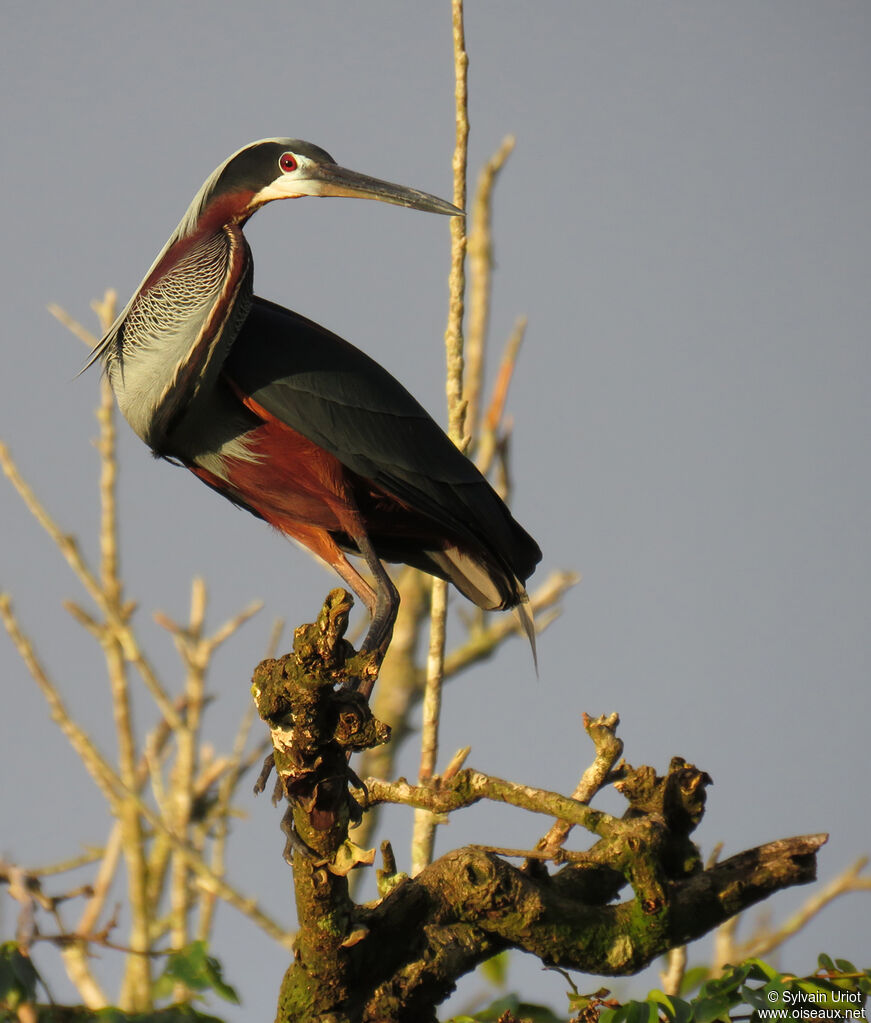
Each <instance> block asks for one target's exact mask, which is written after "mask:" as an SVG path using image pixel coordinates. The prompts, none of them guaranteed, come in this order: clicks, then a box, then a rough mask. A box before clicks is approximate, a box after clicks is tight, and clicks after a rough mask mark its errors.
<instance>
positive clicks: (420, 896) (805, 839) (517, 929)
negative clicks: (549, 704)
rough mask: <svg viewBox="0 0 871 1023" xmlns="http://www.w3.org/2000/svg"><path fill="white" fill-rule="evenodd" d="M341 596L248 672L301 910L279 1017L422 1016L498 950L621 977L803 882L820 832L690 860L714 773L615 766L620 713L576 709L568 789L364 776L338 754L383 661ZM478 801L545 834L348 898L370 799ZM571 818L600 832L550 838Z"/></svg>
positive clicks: (365, 734)
mask: <svg viewBox="0 0 871 1023" xmlns="http://www.w3.org/2000/svg"><path fill="white" fill-rule="evenodd" d="M350 607H351V599H350V597H349V596H348V594H347V593H346V592H345V591H344V590H334V591H333V592H332V593H331V594H330V595H329V597H328V598H327V601H326V602H325V604H324V607H323V609H322V611H321V614H320V615H319V617H318V621H317V622H316V623H314V624H313V625H309V626H302V627H301V628H299V629H297V632H296V636H295V642H294V650H293V652H292V653H291V654H288V655H287V656H285V657H283V658H281V659H279V660H270V661H265V662H263V663H262V664H261V665H259V666H258V668H257V670H256V672H255V675H254V686H253V690H254V695H255V699H256V701H257V705H258V708H259V710H260V713H261V716H262V717H263V718H264V720H265V721H266V722H267V724H268V725H269V727H270V729H271V731H272V737H273V742H274V747H275V752H274V755H273V757H272V758H271V762H270V763H268V764H267V766H266V769H265V771H264V775H262V776H261V783H260V785H261V787H262V784H263V782H265V775H266V773H268V770H269V768H270V767H272V766H274V768H275V770H276V773H277V776H278V778H277V786H276V795H277V796H278V797H284V798H285V799H286V800H287V802H288V804H289V805H288V810H287V813H286V815H285V819H284V822H283V828H284V830H285V832H286V834H287V836H288V841H287V845H286V848H285V857H286V859H287V860H288V861H289V862H292V865H293V880H294V891H295V898H296V905H297V911H298V916H299V933H298V937H297V941H296V947H295V954H294V960H293V962H292V963H291V965H290V966H289V968H288V970H287V973H286V974H285V977H284V981H283V984H282V988H281V993H280V998H279V1004H278V1011H277V1015H276V1021H277V1023H285V1021H286V1023H290V1021H293V1023H392V1021H396V1023H406V1021H408V1023H410V1021H415V1023H426V1021H434V1020H435V1019H436V1015H435V1013H436V1007H437V1005H438V1004H439V1003H440V1002H441V1001H442V1000H443V999H444V998H445V997H446V996H447V995H448V994H450V992H451V991H452V990H453V988H454V985H455V984H456V981H457V979H458V978H459V977H461V976H462V975H463V974H465V973H467V972H469V971H470V970H472V969H474V968H475V967H476V966H477V965H478V964H479V963H481V962H483V961H484V960H485V959H487V958H489V957H490V956H492V955H494V954H495V953H496V952H499V951H501V950H502V949H506V948H516V949H520V950H522V951H525V952H529V953H531V954H533V955H536V956H538V957H539V958H540V959H541V960H542V962H543V963H546V964H553V965H557V966H560V967H563V968H566V969H574V970H581V971H583V972H585V973H590V974H595V975H604V976H618V975H625V974H631V973H635V972H637V971H638V970H640V969H642V968H643V967H644V966H647V965H648V964H649V963H650V962H652V961H653V960H654V959H655V958H657V957H658V956H661V955H663V954H664V953H665V952H666V951H668V950H669V949H670V948H672V947H674V946H676V945H680V944H683V943H685V942H687V941H691V940H693V939H695V938H698V937H701V936H702V935H703V934H705V933H707V932H708V931H710V930H711V929H713V928H714V927H716V926H718V925H719V924H721V923H723V921H725V920H727V919H729V918H730V917H732V916H734V915H735V914H736V913H739V912H741V911H742V910H744V909H746V908H747V907H748V906H751V905H753V904H754V903H756V902H759V901H760V900H761V899H764V898H767V897H768V896H769V895H771V894H773V893H774V892H776V891H779V890H780V889H782V888H787V887H790V886H792V885H796V884H806V883H808V882H810V881H813V880H814V879H815V877H816V852H817V850H818V849H819V847H820V846H821V845H822V843H823V842H825V840H826V836H825V835H809V836H802V837H798V838H789V839H782V840H780V841H776V842H771V843H768V844H767V845H763V846H759V847H758V848H756V849H752V850H749V851H747V852H743V853H740V854H738V855H737V856H733V857H731V858H730V859H728V860H725V861H723V862H722V863H718V864H716V865H715V866H713V867H711V868H709V869H707V870H704V869H703V868H702V863H701V859H700V856H699V852H698V849H697V848H696V846H695V845H694V844H693V842H692V840H691V837H690V836H691V833H692V831H693V830H694V829H695V827H696V826H697V825H698V823H699V821H700V820H701V818H702V815H703V813H704V805H705V796H706V789H707V786H708V785H709V784H710V782H711V779H710V778H709V777H708V775H707V774H706V773H705V772H704V771H702V770H700V769H699V768H697V767H695V766H694V765H692V764H688V763H686V762H685V761H684V760H682V759H681V758H680V757H675V758H674V759H673V760H672V762H671V764H670V765H669V768H668V770H667V772H666V773H665V774H664V775H662V776H660V775H657V773H656V772H655V771H654V770H653V768H650V767H640V768H638V769H634V768H632V767H630V766H629V765H628V764H626V763H625V762H623V761H621V762H620V764H619V765H618V764H617V763H616V761H617V758H618V757H619V756H620V752H621V750H622V744H621V743H620V741H619V739H617V738H616V727H617V724H618V719H617V716H616V715H612V716H611V717H610V718H599V719H596V720H592V719H589V718H586V717H585V719H584V724H585V728H586V730H587V733H588V735H589V736H590V738H591V740H592V741H593V743H594V744H595V746H596V759H595V761H594V763H593V765H592V766H591V768H590V769H589V770H588V771H587V772H585V775H584V777H583V779H582V780H581V784H580V785H579V787H578V789H576V796H578V797H579V798H573V797H569V796H563V795H561V794H559V793H554V792H545V791H542V790H539V789H534V788H530V787H528V786H523V785H519V784H517V783H514V782H509V781H504V780H503V779H499V778H492V777H490V776H488V775H484V774H481V773H480V772H477V771H474V770H471V769H463V770H459V771H457V772H456V773H455V774H453V775H451V776H450V777H442V778H434V779H433V781H432V783H431V784H428V785H426V786H413V785H409V784H408V783H407V782H405V781H404V779H400V780H399V781H397V782H385V781H382V780H377V779H367V781H366V783H365V784H364V783H363V782H361V781H360V780H359V779H358V778H357V777H356V775H355V774H354V773H353V771H352V770H351V768H350V767H349V764H348V760H349V757H350V754H351V753H353V752H356V751H359V750H363V749H369V748H372V747H375V746H377V745H379V744H382V743H384V742H386V741H387V740H388V738H389V729H388V728H387V727H386V726H384V725H382V724H381V723H380V722H378V721H377V720H376V719H375V718H374V717H373V715H372V713H371V711H370V709H369V706H368V703H367V701H366V700H365V699H364V698H363V696H362V695H361V693H360V690H361V688H362V689H363V690H364V691H365V690H366V689H367V688H368V687H367V686H366V684H365V683H367V682H371V680H372V679H373V678H374V677H375V676H376V675H377V672H378V668H379V663H378V660H377V655H366V656H364V655H359V654H356V653H355V651H354V650H353V649H352V648H351V646H350V645H349V644H348V643H347V642H346V641H345V639H344V632H345V628H346V626H347V620H348V612H349V610H350ZM604 784H614V785H615V786H616V787H617V788H618V789H619V790H620V791H621V792H622V794H623V795H624V796H625V798H626V799H627V802H628V807H627V810H626V812H625V813H624V815H623V816H622V817H621V818H617V817H613V816H611V815H609V814H606V813H603V812H601V811H597V810H593V809H591V808H590V807H589V806H588V805H587V804H588V802H589V800H590V799H591V798H592V797H593V795H595V792H596V791H597V790H598V789H599V788H600V787H602V785H604ZM480 799H493V800H498V801H502V802H508V803H511V804H513V805H516V806H518V807H521V808H523V809H525V810H527V811H531V812H534V813H540V814H543V815H545V816H546V817H547V818H548V821H547V823H546V828H549V830H547V834H546V835H545V836H544V837H543V838H542V840H541V842H539V844H538V846H537V848H536V849H535V850H531V851H529V853H528V855H527V856H526V858H525V860H524V861H522V862H521V864H520V865H519V866H515V865H513V864H512V863H510V862H508V858H506V856H507V855H511V856H516V855H518V851H516V850H494V849H490V848H486V847H483V846H469V847H466V848H462V849H456V850H454V851H453V852H450V853H447V854H446V855H444V856H442V857H441V858H440V859H438V860H437V861H436V862H434V863H433V864H432V865H431V866H429V867H427V868H426V869H425V870H423V871H422V872H421V873H420V874H418V875H417V876H416V877H414V878H409V877H405V876H403V875H400V874H397V873H396V872H395V867H393V866H392V856H390V855H387V856H385V862H386V865H387V867H388V869H386V870H383V871H379V872H378V873H379V889H380V891H381V892H382V898H381V899H380V900H379V901H378V902H377V903H375V904H368V905H358V904H356V903H355V902H354V901H353V900H352V899H351V897H350V894H349V889H348V877H347V875H348V873H349V871H350V870H351V869H353V868H354V867H357V866H361V865H365V864H369V863H371V862H372V859H373V855H374V854H373V853H372V852H371V851H370V852H367V851H365V850H362V849H359V848H357V847H355V846H354V845H353V843H352V842H351V841H350V840H349V838H348V832H349V828H350V827H351V826H352V825H353V824H354V823H356V822H358V821H359V820H360V818H361V816H362V815H363V814H364V813H365V812H366V811H367V810H368V809H371V808H372V807H374V806H376V805H378V804H379V803H384V802H399V803H404V804H406V805H409V806H414V807H421V808H424V809H429V810H432V811H435V812H448V811H450V810H452V809H456V808H458V807H460V806H468V805H470V804H471V803H474V802H476V801H478V800H480ZM582 800H583V801H582ZM574 826H581V827H583V828H584V829H585V830H586V831H588V832H590V833H591V834H592V835H594V836H595V837H596V841H595V842H594V843H593V844H592V846H591V847H590V848H589V849H586V850H584V851H570V850H566V849H564V847H563V843H564V842H565V840H566V838H567V837H568V835H569V833H570V831H571V829H572V827H574ZM543 830H544V829H543ZM618 900H620V901H618Z"/></svg>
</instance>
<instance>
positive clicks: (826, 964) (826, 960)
mask: <svg viewBox="0 0 871 1023" xmlns="http://www.w3.org/2000/svg"><path fill="white" fill-rule="evenodd" d="M817 964H818V965H819V968H820V969H821V970H826V971H827V972H829V973H834V972H835V964H834V963H833V962H832V960H831V957H830V956H827V955H826V954H825V952H820V954H819V955H818V956H817Z"/></svg>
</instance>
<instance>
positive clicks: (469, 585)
mask: <svg viewBox="0 0 871 1023" xmlns="http://www.w3.org/2000/svg"><path fill="white" fill-rule="evenodd" d="M426 553H427V556H428V558H429V559H430V560H431V561H432V562H433V563H434V564H435V565H436V566H437V567H438V569H439V570H440V572H439V574H441V575H443V577H444V578H445V579H449V580H450V581H451V582H452V583H453V584H454V586H456V587H457V589H458V590H459V591H460V593H462V594H463V596H464V597H467V598H468V599H469V600H471V601H472V603H474V604H477V605H478V607H480V608H483V609H484V610H485V611H505V610H507V609H508V608H513V609H514V611H515V613H516V615H517V620H518V621H519V622H520V626H521V628H522V629H523V632H524V634H525V635H526V638H527V639H528V640H529V647H530V649H531V651H532V661H533V664H534V665H535V673H536V675H537V674H538V652H537V650H536V645H535V619H534V618H533V616H532V612H531V611H530V610H529V597H528V596H527V593H526V589H525V588H524V586H523V583H522V582H521V581H520V579H518V578H517V577H516V576H515V575H511V574H509V573H507V572H505V571H502V572H500V573H498V574H497V573H496V572H495V571H494V570H493V569H491V568H490V567H489V566H487V565H485V564H482V563H481V562H480V561H478V560H476V559H475V558H473V557H472V556H471V555H469V554H466V553H465V552H464V551H461V550H460V549H459V548H457V547H448V548H446V549H445V550H442V551H427V552H426Z"/></svg>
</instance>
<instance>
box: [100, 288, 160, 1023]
mask: <svg viewBox="0 0 871 1023" xmlns="http://www.w3.org/2000/svg"><path fill="white" fill-rule="evenodd" d="M93 308H94V312H96V314H97V316H98V318H99V320H100V327H101V331H102V332H105V331H107V330H108V329H109V327H110V326H111V325H112V321H113V320H114V318H115V295H114V293H113V292H107V293H106V295H105V296H104V298H103V299H102V301H99V302H95V303H94V306H93ZM97 422H98V424H99V427H100V436H99V441H98V445H97V447H98V451H99V454H100V584H101V589H102V594H103V601H104V604H105V607H106V608H107V611H108V612H109V614H111V617H112V618H113V619H114V620H115V621H118V622H122V621H123V620H124V618H125V613H124V609H123V608H122V602H121V581H120V579H119V576H118V515H117V501H116V487H117V482H118V462H117V457H116V434H115V401H114V398H113V395H112V389H111V387H110V386H109V383H108V381H107V380H106V379H105V377H104V378H103V379H102V380H101V383H100V403H99V405H98V406H97ZM103 654H104V656H105V658H106V667H107V672H108V676H109V689H110V692H111V694H112V709H113V712H114V718H115V732H116V735H117V738H118V768H119V773H120V775H121V780H122V781H123V783H124V786H125V787H126V788H127V789H128V790H135V789H136V780H137V761H138V752H137V748H136V737H135V734H134V729H133V717H132V710H131V701H130V682H129V679H128V677H127V664H126V661H127V658H126V657H125V653H124V645H123V642H122V640H121V637H120V635H119V634H118V632H117V631H116V630H114V629H107V630H106V631H105V632H104V635H103ZM118 805H119V811H120V813H119V820H120V823H121V848H122V850H123V854H124V861H125V863H126V865H127V892H128V897H129V899H130V948H131V949H132V950H133V953H134V954H133V955H130V956H128V957H127V963H126V970H125V974H124V984H123V989H122V997H121V1004H122V1007H123V1008H127V1009H131V1010H139V1011H143V1010H145V1009H148V1008H150V1007H151V964H150V961H149V958H148V956H147V955H145V953H146V952H147V951H148V947H149V937H150V930H151V920H152V916H153V912H152V910H153V907H152V905H151V903H150V901H149V899H148V865H147V859H146V856H145V845H144V840H143V839H144V834H143V822H142V818H141V817H140V815H139V810H138V809H137V807H136V805H135V804H134V803H133V802H132V801H131V800H129V799H122V800H121V801H120V802H119V804H118Z"/></svg>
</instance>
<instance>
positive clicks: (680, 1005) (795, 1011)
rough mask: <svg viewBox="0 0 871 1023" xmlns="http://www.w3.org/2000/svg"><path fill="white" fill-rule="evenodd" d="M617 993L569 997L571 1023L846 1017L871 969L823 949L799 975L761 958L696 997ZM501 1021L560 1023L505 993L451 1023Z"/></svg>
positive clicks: (858, 1007)
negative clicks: (620, 996)
mask: <svg viewBox="0 0 871 1023" xmlns="http://www.w3.org/2000/svg"><path fill="white" fill-rule="evenodd" d="M559 972H562V971H559ZM706 973H707V971H706V970H704V969H702V968H699V971H698V972H697V971H695V970H693V971H688V973H687V978H690V975H691V974H692V975H693V977H694V978H700V977H701V975H703V974H706ZM567 979H568V978H567ZM570 983H571V981H570ZM573 987H574V986H573ZM609 994H610V992H609V991H608V990H607V988H601V989H600V990H598V991H596V992H595V993H594V994H589V995H582V994H580V993H579V992H578V991H577V989H576V988H575V989H574V990H573V991H572V992H570V993H569V996H568V998H569V1008H570V1010H571V1011H572V1013H573V1016H572V1018H571V1020H570V1021H569V1023H731V1021H732V1020H737V1019H741V1020H747V1019H749V1020H750V1021H751V1023H762V1021H763V1020H766V1019H768V1020H784V1021H787V1023H790V1021H799V1020H810V1019H813V1018H825V1016H824V1013H826V1012H828V1014H829V1015H828V1018H832V1017H833V1014H835V1013H837V1014H838V1015H839V1016H842V1017H843V1018H844V1019H850V1018H852V1019H859V1018H862V1019H864V1018H865V1017H864V1009H865V1003H866V1000H867V997H868V995H869V994H871V969H865V970H862V969H858V968H857V967H856V966H854V965H853V963H851V962H849V961H848V960H846V959H832V958H830V957H829V956H827V955H821V956H820V957H819V960H818V968H817V971H816V973H814V974H812V975H810V976H807V977H796V976H794V975H792V974H788V973H780V972H779V971H778V970H776V969H774V967H772V966H769V965H768V964H767V963H765V962H763V961H762V960H761V959H755V958H754V959H747V960H745V961H744V962H743V963H741V964H740V965H739V966H729V967H727V968H726V970H725V972H724V973H723V974H722V975H721V976H719V977H716V978H713V979H710V980H706V981H704V982H703V983H701V985H700V986H699V989H698V993H697V994H696V995H695V996H694V997H693V998H690V999H686V998H678V997H676V996H670V995H667V994H665V993H664V992H663V991H658V990H654V991H651V992H649V994H648V995H647V998H646V999H644V1000H643V1001H640V1000H634V999H633V1000H632V1001H628V1002H625V1003H623V1004H622V1005H621V1004H619V1003H618V1002H617V1001H616V1000H614V999H609V998H608V995H609ZM815 1014H816V1017H815ZM496 1021H498V1023H560V1020H559V1019H558V1017H556V1016H555V1015H554V1014H553V1012H552V1011H551V1010H550V1009H547V1008H545V1007H544V1006H541V1005H531V1004H528V1003H524V1002H521V1001H520V1000H519V999H518V998H517V997H516V996H515V995H508V996H506V997H503V998H500V999H498V1000H497V1001H495V1002H493V1003H492V1004H491V1005H489V1006H488V1007H487V1008H486V1009H484V1010H482V1011H481V1012H478V1013H476V1014H475V1015H474V1016H456V1017H454V1019H452V1020H451V1021H450V1023H496Z"/></svg>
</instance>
